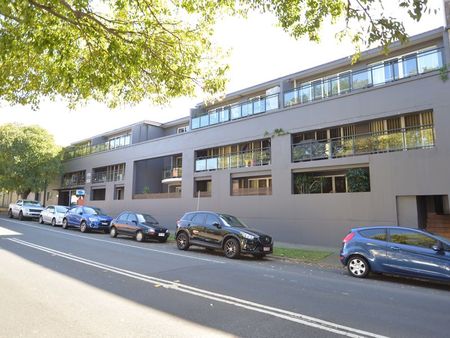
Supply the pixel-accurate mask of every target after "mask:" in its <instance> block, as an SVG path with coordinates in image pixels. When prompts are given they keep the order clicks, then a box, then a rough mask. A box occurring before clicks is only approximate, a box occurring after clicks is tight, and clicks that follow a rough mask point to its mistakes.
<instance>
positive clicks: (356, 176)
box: [346, 168, 370, 192]
mask: <svg viewBox="0 0 450 338" xmlns="http://www.w3.org/2000/svg"><path fill="white" fill-rule="evenodd" d="M346 177H347V184H348V188H347V190H348V192H366V191H370V177H369V169H367V168H354V169H349V170H347V174H346Z"/></svg>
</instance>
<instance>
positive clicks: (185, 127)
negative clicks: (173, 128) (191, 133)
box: [177, 126, 189, 134]
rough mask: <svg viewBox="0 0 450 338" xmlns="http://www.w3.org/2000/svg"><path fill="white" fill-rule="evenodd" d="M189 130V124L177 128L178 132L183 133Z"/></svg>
mask: <svg viewBox="0 0 450 338" xmlns="http://www.w3.org/2000/svg"><path fill="white" fill-rule="evenodd" d="M188 130H189V126H183V127H178V128H177V134H182V133H185V132H187V131H188Z"/></svg>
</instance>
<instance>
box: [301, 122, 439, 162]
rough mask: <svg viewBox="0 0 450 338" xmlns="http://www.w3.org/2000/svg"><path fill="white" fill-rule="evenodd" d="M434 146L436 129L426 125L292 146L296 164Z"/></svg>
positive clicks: (303, 142) (304, 142) (306, 142)
mask: <svg viewBox="0 0 450 338" xmlns="http://www.w3.org/2000/svg"><path fill="white" fill-rule="evenodd" d="M434 145H435V141H434V127H433V125H424V126H417V127H408V128H401V129H395V130H389V131H384V132H377V133H367V134H360V135H354V136H346V137H337V138H333V139H328V140H320V141H316V140H311V141H302V142H300V143H296V144H293V145H292V161H293V162H302V161H312V160H323V159H331V158H338V157H348V156H357V155H366V154H376V153H385V152H391V151H403V150H411V149H424V148H431V147H434Z"/></svg>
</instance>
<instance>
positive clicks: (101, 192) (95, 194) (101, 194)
mask: <svg viewBox="0 0 450 338" xmlns="http://www.w3.org/2000/svg"><path fill="white" fill-rule="evenodd" d="M105 195H106V189H105V188H102V189H92V194H91V201H104V200H105Z"/></svg>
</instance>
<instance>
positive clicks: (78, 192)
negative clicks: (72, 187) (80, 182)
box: [75, 189, 86, 196]
mask: <svg viewBox="0 0 450 338" xmlns="http://www.w3.org/2000/svg"><path fill="white" fill-rule="evenodd" d="M75 195H77V196H84V195H86V192H85V191H84V190H83V189H77V190H76V191H75Z"/></svg>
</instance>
